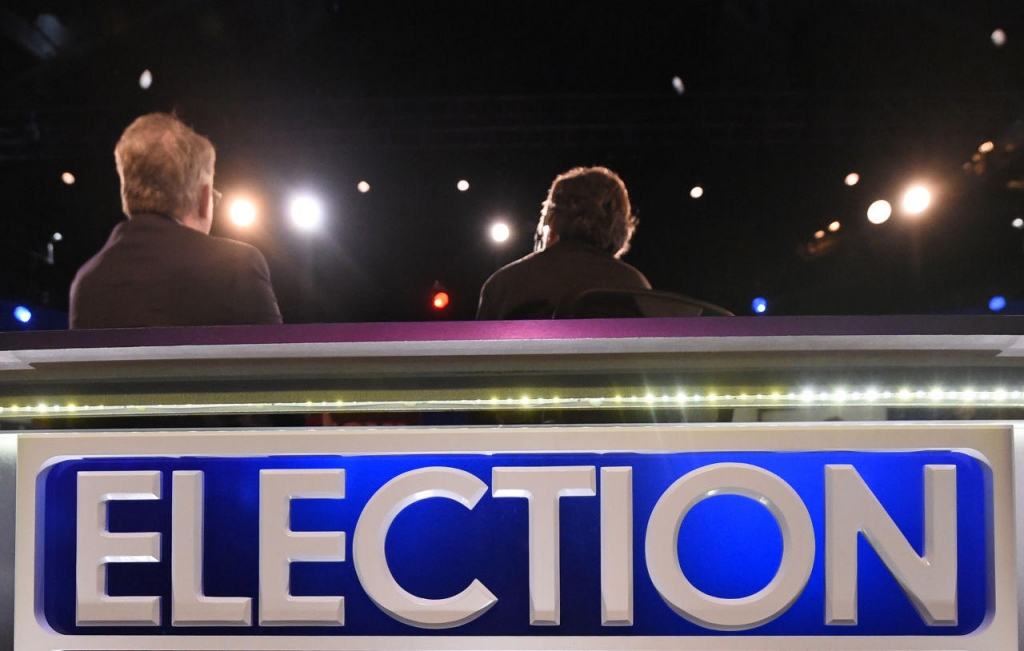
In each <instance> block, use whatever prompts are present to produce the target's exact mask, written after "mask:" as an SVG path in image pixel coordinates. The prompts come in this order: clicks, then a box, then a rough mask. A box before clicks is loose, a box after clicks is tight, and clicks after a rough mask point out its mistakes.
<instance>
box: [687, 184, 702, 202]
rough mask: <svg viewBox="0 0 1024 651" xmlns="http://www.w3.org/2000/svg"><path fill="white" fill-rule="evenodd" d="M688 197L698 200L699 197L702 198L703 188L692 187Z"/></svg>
mask: <svg viewBox="0 0 1024 651" xmlns="http://www.w3.org/2000/svg"><path fill="white" fill-rule="evenodd" d="M690 196H691V197H693V198H694V199H700V198H701V197H703V196H704V188H702V187H700V186H699V185H695V186H693V189H692V190H690Z"/></svg>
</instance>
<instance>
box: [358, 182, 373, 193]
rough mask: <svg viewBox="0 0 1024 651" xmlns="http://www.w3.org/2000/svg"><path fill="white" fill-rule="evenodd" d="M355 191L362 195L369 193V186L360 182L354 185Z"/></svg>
mask: <svg viewBox="0 0 1024 651" xmlns="http://www.w3.org/2000/svg"><path fill="white" fill-rule="evenodd" d="M356 190H359V191H360V192H362V193H363V194H366V193H367V192H369V191H370V184H369V183H367V182H366V181H360V182H359V183H358V184H356Z"/></svg>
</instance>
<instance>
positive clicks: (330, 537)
mask: <svg viewBox="0 0 1024 651" xmlns="http://www.w3.org/2000/svg"><path fill="white" fill-rule="evenodd" d="M344 497H345V471H344V470H339V469H327V470H261V471H260V626H343V625H344V624H345V598H344V597H293V596H292V594H291V587H290V583H291V582H290V576H289V575H290V566H291V564H292V563H295V562H320V563H329V562H332V561H343V560H345V533H344V532H342V531H303V532H295V531H292V530H291V501H292V500H293V499H302V498H306V499H318V498H319V499H342V498H344Z"/></svg>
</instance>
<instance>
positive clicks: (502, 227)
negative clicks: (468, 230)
mask: <svg viewBox="0 0 1024 651" xmlns="http://www.w3.org/2000/svg"><path fill="white" fill-rule="evenodd" d="M511 234H512V231H511V230H509V227H508V224H506V223H505V222H498V223H496V224H494V225H493V226H491V239H493V240H494V241H495V242H505V241H507V240H508V238H509V236H510V235H511Z"/></svg>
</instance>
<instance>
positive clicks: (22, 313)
mask: <svg viewBox="0 0 1024 651" xmlns="http://www.w3.org/2000/svg"><path fill="white" fill-rule="evenodd" d="M14 318H15V319H17V320H18V321H21V322H22V323H28V322H29V321H31V320H32V312H31V310H29V309H28V308H27V307H25V306H24V305H19V306H18V307H16V308H14Z"/></svg>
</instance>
